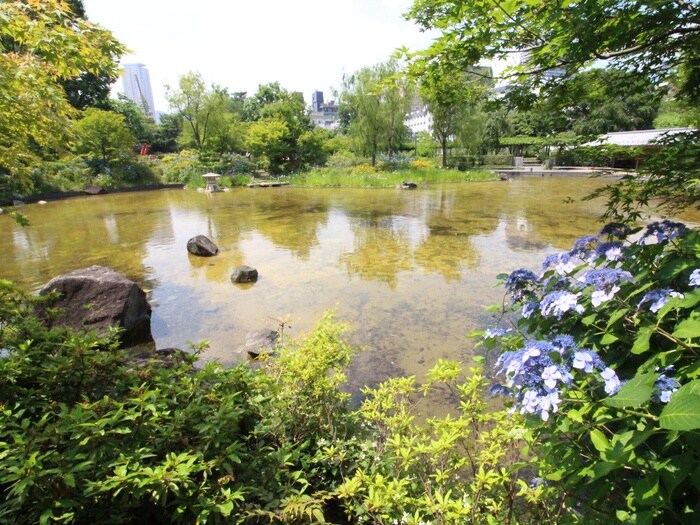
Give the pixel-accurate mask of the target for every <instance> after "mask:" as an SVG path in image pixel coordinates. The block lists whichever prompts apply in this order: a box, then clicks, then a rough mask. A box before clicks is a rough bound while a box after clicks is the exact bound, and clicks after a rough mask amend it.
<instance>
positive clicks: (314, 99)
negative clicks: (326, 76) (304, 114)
mask: <svg viewBox="0 0 700 525" xmlns="http://www.w3.org/2000/svg"><path fill="white" fill-rule="evenodd" d="M321 106H323V91H314V92H313V93H312V94H311V107H312V108H313V109H312V111H321Z"/></svg>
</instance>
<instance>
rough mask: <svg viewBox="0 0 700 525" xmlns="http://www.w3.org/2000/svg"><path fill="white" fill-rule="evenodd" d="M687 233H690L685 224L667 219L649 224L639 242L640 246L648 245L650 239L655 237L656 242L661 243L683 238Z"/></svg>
mask: <svg viewBox="0 0 700 525" xmlns="http://www.w3.org/2000/svg"><path fill="white" fill-rule="evenodd" d="M686 233H688V228H687V227H686V225H685V224H683V223H680V222H673V221H669V220H668V219H665V220H663V221H657V222H652V223H651V224H649V225H648V226H647V229H646V231H645V232H644V235H642V237H641V239H640V240H639V242H640V244H646V243H647V242H648V241H649V239H651V238H652V237H655V238H656V242H658V243H661V242H665V241H670V240H673V239H676V238H678V237H682V236H683V235H685V234H686Z"/></svg>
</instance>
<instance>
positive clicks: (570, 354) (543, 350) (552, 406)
mask: <svg viewBox="0 0 700 525" xmlns="http://www.w3.org/2000/svg"><path fill="white" fill-rule="evenodd" d="M556 353H559V354H561V355H562V356H563V357H564V359H563V362H562V363H557V362H555V361H554V360H553V359H552V355H554V354H556ZM496 367H497V374H498V375H504V376H505V379H506V385H505V386H503V385H495V386H494V387H492V388H491V392H492V393H501V394H505V395H508V396H510V397H513V398H515V400H516V403H517V405H516V407H515V408H514V410H515V409H518V408H519V410H520V412H521V413H522V414H537V415H539V416H540V418H542V420H544V421H547V420H548V419H549V417H550V414H551V413H553V412H557V410H558V407H559V403H560V400H561V398H560V394H561V389H562V387H571V386H572V384H573V380H574V376H573V375H572V373H571V371H573V370H574V369H578V370H582V371H584V372H585V373H589V374H590V373H592V372H594V371H596V370H598V371H600V372H601V373H600V379H602V381H603V382H604V383H605V386H604V388H605V392H606V393H607V394H608V395H613V394H615V393H616V392H617V391H618V390H619V388H620V380H619V379H618V377H617V375H616V374H615V372H614V371H613V370H612V369H610V368H608V367H607V366H606V365H605V363H603V361H602V359H600V357H599V356H598V355H597V354H596V353H595V352H593V351H591V350H585V349H584V350H579V349H578V348H577V347H576V344H575V342H574V339H573V337H571V336H570V335H565V334H563V335H559V336H557V337H555V338H554V340H553V341H552V342H549V341H541V340H530V341H527V342H526V343H525V345H524V347H523V348H521V349H520V350H516V351H510V352H505V353H503V354H502V355H501V356H500V357H499V358H498V361H497V363H496Z"/></svg>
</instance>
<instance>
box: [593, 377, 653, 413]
mask: <svg viewBox="0 0 700 525" xmlns="http://www.w3.org/2000/svg"><path fill="white" fill-rule="evenodd" d="M658 377H659V374H657V373H654V372H651V373H648V374H641V375H638V376H635V377H633V378H632V379H630V380H629V381H628V382H627V383H625V384H624V385H623V386H622V388H620V390H619V392H618V393H617V394H615V395H614V396H612V397H609V398H608V399H606V400H605V404H606V405H608V406H610V407H618V408H620V407H629V408H634V407H638V406H641V405H642V404H643V403H645V402H646V401H648V400H649V398H650V397H651V393H652V392H653V390H654V382H655V381H656V379H657V378H658Z"/></svg>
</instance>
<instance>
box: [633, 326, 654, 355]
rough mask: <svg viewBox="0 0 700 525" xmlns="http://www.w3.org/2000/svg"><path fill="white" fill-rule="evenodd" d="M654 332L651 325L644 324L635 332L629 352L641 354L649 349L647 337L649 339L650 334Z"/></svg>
mask: <svg viewBox="0 0 700 525" xmlns="http://www.w3.org/2000/svg"><path fill="white" fill-rule="evenodd" d="M653 333H654V328H653V327H651V326H645V327H642V328H640V329H639V332H638V333H637V338H636V339H635V340H634V344H633V345H632V349H631V352H632V353H633V354H643V353H644V352H646V351H647V350H649V339H651V334H653Z"/></svg>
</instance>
